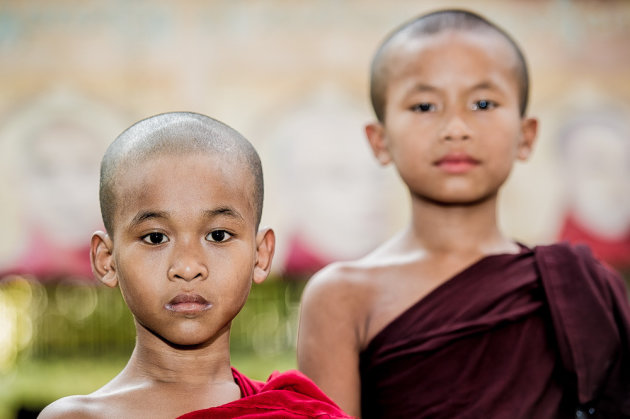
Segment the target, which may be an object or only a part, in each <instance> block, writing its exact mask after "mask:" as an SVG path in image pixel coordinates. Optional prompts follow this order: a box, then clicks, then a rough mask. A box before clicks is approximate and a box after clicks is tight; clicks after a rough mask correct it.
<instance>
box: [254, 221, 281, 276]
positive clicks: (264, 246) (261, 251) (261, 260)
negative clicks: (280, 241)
mask: <svg viewBox="0 0 630 419" xmlns="http://www.w3.org/2000/svg"><path fill="white" fill-rule="evenodd" d="M275 250H276V233H274V232H273V230H272V229H270V228H261V229H260V230H258V234H256V265H255V266H254V278H253V280H254V282H255V283H256V284H260V283H262V282H263V281H264V280H265V279H267V276H268V275H269V272H270V271H271V261H272V260H273V254H274V252H275Z"/></svg>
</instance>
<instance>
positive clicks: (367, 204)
mask: <svg viewBox="0 0 630 419" xmlns="http://www.w3.org/2000/svg"><path fill="white" fill-rule="evenodd" d="M274 119H276V118H275V117H274ZM368 119H369V114H368V113H363V112H361V111H360V107H359V106H358V105H357V104H356V103H355V102H354V101H353V100H352V98H351V97H349V95H347V94H346V93H344V92H343V91H341V90H340V89H334V88H332V87H326V86H324V87H321V88H320V89H318V90H314V91H313V92H312V93H310V94H309V95H308V96H307V97H306V99H305V100H303V101H302V102H301V105H300V106H299V107H298V108H294V109H292V110H291V111H289V112H286V113H283V114H281V115H280V117H278V118H277V119H276V121H278V124H277V126H278V128H277V129H276V130H274V131H272V134H271V136H270V138H268V140H269V141H270V142H271V145H270V147H271V150H269V154H270V155H271V156H272V159H273V161H272V162H269V163H267V166H266V167H268V168H270V170H268V172H269V171H273V172H275V173H274V175H275V177H276V178H275V179H273V178H272V179H270V180H269V181H268V182H267V185H268V187H269V188H274V186H275V185H274V184H277V188H279V192H278V196H276V197H274V198H273V199H269V201H272V200H273V201H274V202H276V203H277V205H279V206H280V207H279V208H278V211H280V212H281V213H282V216H281V217H282V219H281V222H280V223H277V225H281V226H282V231H281V232H280V234H282V237H281V238H280V239H279V240H278V242H279V247H280V249H279V252H278V253H280V255H279V260H280V261H279V263H278V265H277V267H278V269H279V270H280V271H281V272H280V273H281V274H285V275H288V276H296V275H297V276H306V275H309V274H312V273H314V272H315V271H317V270H318V269H320V268H322V267H323V266H324V265H326V264H328V263H330V262H333V261H335V260H341V259H348V258H353V257H357V256H359V255H362V254H364V253H367V252H368V251H369V250H371V249H373V248H374V247H375V245H376V244H377V243H379V242H380V241H381V240H383V239H384V237H385V236H386V235H387V234H388V232H389V229H390V228H391V226H390V223H389V222H388V216H389V214H390V213H391V211H389V209H388V206H389V205H390V201H391V200H390V199H388V197H387V196H386V195H387V193H386V192H387V189H386V179H387V178H386V173H385V172H384V171H382V170H381V168H380V167H378V166H377V165H375V164H374V162H373V161H372V157H371V156H370V155H369V152H368V151H366V150H368V148H367V147H366V146H365V144H364V143H365V141H367V140H366V139H365V137H364V135H363V126H364V125H365V123H366V121H367V120H368Z"/></svg>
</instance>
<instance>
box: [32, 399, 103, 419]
mask: <svg viewBox="0 0 630 419" xmlns="http://www.w3.org/2000/svg"><path fill="white" fill-rule="evenodd" d="M102 407H103V406H101V405H100V403H99V401H98V400H97V399H95V398H94V397H93V396H68V397H64V398H61V399H59V400H57V401H55V402H53V403H51V404H49V405H48V406H46V408H45V409H44V410H42V412H41V413H40V414H39V416H38V418H39V419H54V418H70V419H73V418H100V417H103V415H104V412H106V411H107V409H102Z"/></svg>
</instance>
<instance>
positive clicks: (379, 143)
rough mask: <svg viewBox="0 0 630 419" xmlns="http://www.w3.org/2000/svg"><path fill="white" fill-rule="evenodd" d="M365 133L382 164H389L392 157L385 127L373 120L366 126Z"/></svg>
mask: <svg viewBox="0 0 630 419" xmlns="http://www.w3.org/2000/svg"><path fill="white" fill-rule="evenodd" d="M365 135H366V137H367V139H368V142H369V143H370V148H371V149H372V153H373V154H374V157H376V159H377V160H378V162H379V163H380V164H381V165H382V166H386V165H387V164H389V163H390V162H391V161H392V159H391V156H390V154H389V150H388V149H387V143H386V139H385V127H383V124H382V123H380V122H373V123H371V124H368V125H366V126H365Z"/></svg>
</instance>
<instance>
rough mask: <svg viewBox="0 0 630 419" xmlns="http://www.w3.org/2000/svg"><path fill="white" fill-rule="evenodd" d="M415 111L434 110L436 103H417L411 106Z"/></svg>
mask: <svg viewBox="0 0 630 419" xmlns="http://www.w3.org/2000/svg"><path fill="white" fill-rule="evenodd" d="M410 109H411V110H412V111H413V112H433V111H435V105H434V104H433V103H416V104H415V105H413V106H411V108H410Z"/></svg>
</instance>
